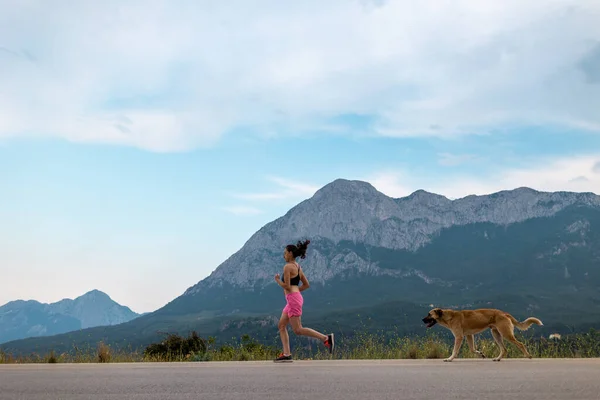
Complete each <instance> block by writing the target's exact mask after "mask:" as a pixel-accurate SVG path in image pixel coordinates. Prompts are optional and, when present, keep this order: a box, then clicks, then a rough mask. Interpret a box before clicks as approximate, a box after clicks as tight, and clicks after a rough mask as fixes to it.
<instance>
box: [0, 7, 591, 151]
mask: <svg viewBox="0 0 600 400" xmlns="http://www.w3.org/2000/svg"><path fill="white" fill-rule="evenodd" d="M599 11H600V3H598V2H591V1H590V2H581V1H577V0H561V1H559V0H550V1H547V0H531V1H527V2H523V1H517V0H505V1H502V2H479V1H468V0H459V1H449V0H448V1H446V0H442V1H439V2H436V3H435V6H432V5H431V4H429V3H427V2H419V3H415V2H411V1H408V0H407V1H394V2H391V1H388V2H384V1H365V0H361V1H345V0H332V1H329V2H327V3H323V2H321V1H316V0H308V1H303V2H295V3H289V2H285V3H281V2H276V1H267V0H261V1H258V2H247V1H241V0H233V1H230V2H226V3H225V2H210V3H206V2H186V1H183V2H177V3H173V2H171V1H166V0H164V1H163V0H148V1H144V2H142V1H131V2H126V3H123V2H119V1H117V0H107V1H103V2H96V3H93V4H89V3H84V2H74V3H73V2H68V3H67V2H60V1H59V2H52V3H51V4H50V3H49V2H45V1H42V0H37V1H36V0H33V1H28V2H10V3H9V4H6V5H3V9H2V14H1V15H0V38H2V43H1V46H2V51H0V69H1V70H2V74H0V87H2V91H1V92H0V109H1V110H3V111H4V112H3V118H2V119H1V120H0V137H15V136H36V137H37V136H52V137H60V138H64V139H67V140H72V141H77V142H90V143H112V144H118V145H126V146H136V147H139V148H144V149H148V150H152V151H180V150H186V149H190V148H195V147H198V146H210V145H212V144H214V143H215V142H216V141H217V140H219V138H221V137H222V136H223V135H224V134H227V133H229V132H232V131H239V130H240V129H245V130H246V131H247V132H255V133H256V134H260V133H261V132H276V133H277V134H284V133H282V132H297V131H298V130H310V129H319V128H320V127H323V126H329V125H331V126H335V124H329V123H328V122H329V121H335V120H336V118H337V117H339V116H340V115H348V114H356V115H365V116H369V117H370V119H371V120H372V121H373V124H372V126H369V127H368V129H367V132H364V133H365V134H377V135H384V136H401V137H406V136H437V137H450V136H455V135H464V134H487V133H489V132H491V131H492V130H493V129H495V128H497V127H498V126H503V125H509V126H515V125H519V124H521V125H560V126H567V127H574V128H578V129H585V130H590V131H595V132H598V131H600V113H598V112H597V108H598V104H599V101H600V91H599V90H598V85H597V76H596V75H595V72H594V69H593V67H594V66H595V65H596V64H597V55H598V41H599V40H600V24H598V23H597V15H598V12H599ZM31 60H35V62H31ZM121 117H126V118H127V119H129V120H130V121H131V123H130V124H129V125H126V124H118V123H116V122H115V121H116V120H117V119H119V118H121ZM328 134H333V133H328Z"/></svg>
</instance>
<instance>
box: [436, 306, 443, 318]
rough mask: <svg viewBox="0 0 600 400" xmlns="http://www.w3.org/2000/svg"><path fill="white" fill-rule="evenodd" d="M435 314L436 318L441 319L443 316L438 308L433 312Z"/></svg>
mask: <svg viewBox="0 0 600 400" xmlns="http://www.w3.org/2000/svg"><path fill="white" fill-rule="evenodd" d="M435 313H436V314H437V317H438V318H442V315H444V312H443V311H442V309H441V308H438V309H437V310H435Z"/></svg>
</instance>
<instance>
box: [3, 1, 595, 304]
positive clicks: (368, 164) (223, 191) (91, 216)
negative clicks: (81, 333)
mask: <svg viewBox="0 0 600 400" xmlns="http://www.w3.org/2000/svg"><path fill="white" fill-rule="evenodd" d="M0 9H1V12H0V273H1V274H2V283H3V285H2V290H0V304H4V303H6V302H8V301H11V300H15V299H35V300H38V301H42V302H54V301H58V300H60V299H63V298H74V297H77V296H79V295H81V294H83V293H85V292H87V291H89V290H92V289H98V290H102V291H104V292H106V293H107V294H108V295H109V296H111V297H112V298H113V299H114V300H115V301H117V302H119V303H120V304H124V305H127V306H129V307H130V308H132V309H133V310H134V311H136V312H149V311H154V310H156V309H158V308H160V307H162V306H163V305H165V304H166V303H168V302H169V301H171V300H172V299H174V298H175V297H177V296H179V295H181V294H182V293H183V292H184V291H185V290H186V289H187V288H188V287H189V286H192V285H194V284H195V283H197V282H198V281H200V280H201V279H203V278H205V277H206V276H208V275H209V274H210V272H212V271H213V270H214V269H215V268H216V267H217V266H218V265H219V264H220V263H221V262H223V261H224V260H225V259H227V258H228V257H229V256H230V255H231V254H232V253H234V252H235V251H237V250H238V249H239V248H240V247H241V246H243V244H244V243H245V241H246V240H247V239H248V238H249V237H250V236H251V235H252V234H253V233H254V232H256V231H257V230H258V229H260V228H261V227H262V226H264V225H265V224H267V223H268V222H270V221H272V220H274V219H276V218H278V217H279V216H281V215H283V214H285V212H286V211H287V210H289V209H290V208H291V207H293V206H294V205H296V204H297V203H299V202H300V201H302V200H304V199H307V198H309V197H311V196H312V195H313V194H314V192H315V191H316V190H318V189H319V188H320V187H322V186H323V185H326V184H327V183H329V182H331V181H333V180H335V179H337V178H346V179H360V180H364V181H368V182H370V183H371V184H373V185H374V186H375V187H376V188H377V189H378V190H380V191H381V192H383V193H385V194H387V195H389V196H393V197H401V196H406V195H409V194H410V193H412V192H413V191H415V190H418V189H424V190H427V191H430V192H434V193H439V194H442V195H445V196H447V197H449V198H453V199H454V198H460V197H463V196H466V195H469V194H488V193H493V192H495V191H499V190H505V189H514V188H516V187H521V186H528V187H532V188H534V189H537V190H546V191H557V190H568V191H577V192H583V191H585V192H588V191H589V192H594V193H597V194H600V24H598V21H600V2H598V1H595V0H589V1H588V0H579V1H571V0H561V1H556V0H544V1H542V0H528V1H526V2H523V1H516V0H504V1H502V2H497V1H493V0H489V1H488V0H485V1H483V0H471V1H466V0H455V1H445V0H439V1H435V2H414V1H404V0H398V1H391V0H390V1H385V0H354V1H353V0H344V1H341V0H328V1H326V2H323V1H315V0H307V1H303V2H291V1H290V2H285V1H275V0H272V1H266V0H257V1H253V2H249V1H246V0H244V1H242V0H231V1H227V2H223V1H212V0H206V1H192V0H189V1H188V0H169V1H158V0H144V1H142V0H130V1H127V2H122V1H117V0H106V1H103V2H95V1H91V0H90V1H88V0H85V1H79V2H72V1H61V0H57V1H53V2H48V1H43V0H27V1H19V2H17V1H9V0H0Z"/></svg>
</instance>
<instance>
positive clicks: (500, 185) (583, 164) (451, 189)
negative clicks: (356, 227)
mask: <svg viewBox="0 0 600 400" xmlns="http://www.w3.org/2000/svg"><path fill="white" fill-rule="evenodd" d="M598 160H600V154H595V155H580V156H573V157H563V158H556V159H550V158H538V159H532V160H531V161H529V162H528V163H527V164H523V165H520V166H519V167H513V168H497V169H495V170H492V171H491V172H489V173H488V174H485V176H482V177H475V176H473V175H459V174H452V173H443V175H440V174H439V172H438V174H437V175H435V176H427V175H417V174H414V173H409V172H408V171H395V172H393V171H392V172H390V171H381V172H379V173H376V174H373V175H371V176H370V177H368V178H367V179H365V180H367V181H368V182H371V184H372V185H373V186H374V187H375V188H376V189H377V190H379V191H381V192H382V193H384V194H386V195H388V196H391V197H402V196H406V195H408V194H410V193H412V192H414V191H415V190H418V189H424V190H427V191H429V192H433V193H437V194H441V195H444V196H446V197H448V198H451V199H456V198H461V197H465V196H468V195H471V194H475V195H483V194H490V193H494V192H498V191H501V190H510V189H515V188H518V187H523V186H525V187H530V188H532V189H535V190H540V191H551V192H552V191H573V192H593V193H596V194H599V195H600V174H599V173H597V172H596V171H595V166H596V165H597V163H598V162H599V161H598Z"/></svg>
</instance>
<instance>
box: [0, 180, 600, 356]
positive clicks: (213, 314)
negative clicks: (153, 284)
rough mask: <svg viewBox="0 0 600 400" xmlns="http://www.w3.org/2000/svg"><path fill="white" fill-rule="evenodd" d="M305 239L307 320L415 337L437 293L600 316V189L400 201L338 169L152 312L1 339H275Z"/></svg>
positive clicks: (459, 302) (564, 323) (467, 302)
mask: <svg viewBox="0 0 600 400" xmlns="http://www.w3.org/2000/svg"><path fill="white" fill-rule="evenodd" d="M302 238H310V239H311V245H310V247H309V251H308V257H307V259H306V260H303V262H302V266H303V268H304V270H305V272H306V274H307V275H308V276H309V279H310V281H311V289H310V290H309V291H308V292H306V296H305V312H306V316H305V317H304V318H303V321H304V322H305V324H309V323H310V324H311V325H315V326H320V325H323V326H330V325H331V324H332V321H336V322H335V323H336V324H338V327H339V328H340V329H343V330H344V333H345V334H351V333H352V332H353V331H354V330H356V329H360V328H361V327H362V326H363V325H362V324H363V323H364V318H367V319H368V318H369V317H371V319H370V322H369V324H370V325H369V326H370V329H374V330H382V331H384V332H385V331H389V330H394V331H396V332H399V333H406V334H414V333H418V332H422V329H423V327H422V326H421V322H420V318H418V317H417V316H418V315H420V314H421V313H423V311H425V310H427V309H428V308H429V307H430V305H431V304H434V305H436V306H441V307H462V308H471V307H484V306H485V307H498V308H504V309H506V310H507V311H509V312H511V313H512V314H513V315H515V316H516V317H517V318H524V317H526V316H529V315H535V316H538V317H540V318H541V319H542V320H543V321H544V324H545V326H544V327H536V328H535V332H536V333H539V334H541V333H544V332H555V331H557V332H565V331H571V330H578V329H587V328H589V327H590V326H600V307H599V305H600V294H599V291H598V286H600V197H599V196H596V195H594V194H592V193H571V192H555V193H546V192H538V191H535V190H532V189H528V188H518V189H515V190H507V191H502V192H498V193H494V194H491V195H487V196H467V197H465V198H462V199H457V200H449V199H447V198H445V197H443V196H439V195H437V194H432V193H428V192H425V191H417V192H415V193H413V194H411V195H410V196H407V197H404V198H399V199H394V198H390V197H388V196H385V195H384V194H382V193H380V192H378V191H377V190H375V188H373V187H372V186H371V185H370V184H368V183H365V182H360V181H347V180H336V181H334V182H332V183H331V184H329V185H326V186H325V187H323V188H322V189H320V190H319V191H318V192H317V193H315V195H314V196H313V197H312V198H310V199H307V200H305V201H303V202H301V203H300V204H298V205H297V206H295V207H294V208H292V209H291V210H289V211H288V212H287V213H286V214H285V215H284V216H282V217H281V218H278V219H276V220H275V221H273V222H271V223H269V224H267V225H265V226H264V227H263V228H262V229H260V230H259V231H258V232H256V233H255V234H254V235H253V236H252V237H250V238H249V240H248V241H247V242H246V243H245V244H244V246H243V247H242V248H241V249H240V250H239V251H238V252H236V253H235V254H233V255H232V256H231V257H229V258H228V259H227V260H225V261H224V262H223V263H222V264H221V265H220V266H218V267H217V268H216V269H215V270H214V272H213V273H212V274H211V275H210V276H209V277H207V278H206V279H203V280H202V281H200V282H198V283H197V284H195V285H193V286H191V287H190V288H189V289H188V290H187V291H186V292H185V293H184V294H182V295H181V296H179V297H178V298H176V299H174V300H173V301H172V302H170V303H169V304H167V305H166V306H165V307H163V308H161V309H159V310H157V311H156V312H154V313H152V314H148V315H145V316H142V317H140V318H137V319H135V320H133V321H131V322H128V323H125V324H121V325H119V326H116V327H102V328H92V329H87V330H84V331H82V332H75V333H70V334H67V335H57V336H54V337H52V338H34V339H29V340H26V341H17V342H11V343H7V344H5V345H4V346H3V347H5V348H6V349H9V350H14V351H31V350H32V349H38V350H42V349H47V348H55V347H61V346H62V347H64V348H70V347H71V345H72V343H91V344H92V345H93V344H94V343H95V342H97V341H99V340H105V341H109V342H112V343H115V344H116V343H119V344H120V345H123V344H124V343H125V344H126V345H131V346H133V347H135V346H138V345H143V344H146V343H148V342H150V341H153V340H155V339H156V338H157V337H158V333H157V332H159V331H162V332H165V331H179V332H181V333H184V332H185V331H187V330H190V329H196V330H198V331H199V332H200V333H201V334H202V335H204V336H208V335H214V336H216V337H218V338H219V339H220V340H228V339H231V338H232V337H235V336H239V335H240V334H241V333H245V332H246V331H248V330H252V331H253V332H256V333H257V334H260V335H263V336H264V337H265V340H268V341H270V340H271V339H272V338H273V336H274V335H276V334H277V332H276V327H275V320H276V318H278V317H279V315H280V313H281V309H282V307H283V305H284V299H283V296H282V293H281V290H280V288H278V287H277V286H276V284H275V282H273V276H274V274H275V273H277V272H279V271H280V270H281V268H282V266H283V262H282V251H283V247H284V246H285V245H286V244H287V243H295V241H296V240H298V239H302ZM359 310H360V311H359ZM582 310H585V312H582ZM355 314H356V315H358V314H360V315H361V318H357V317H355V316H354V315H355ZM253 320H254V321H255V322H251V321H253Z"/></svg>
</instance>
